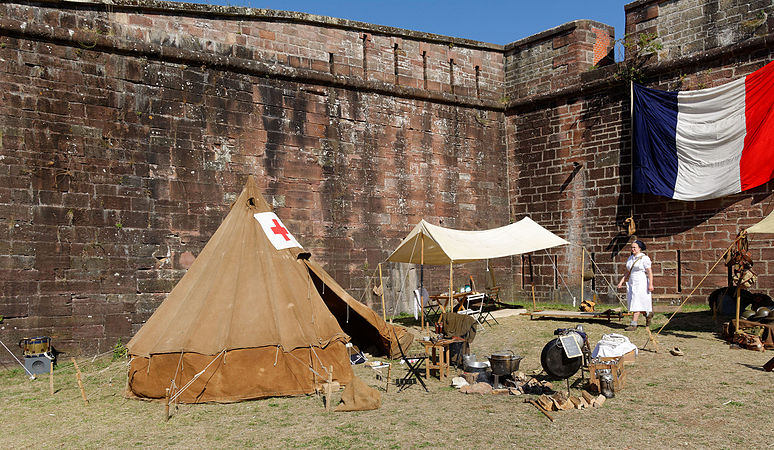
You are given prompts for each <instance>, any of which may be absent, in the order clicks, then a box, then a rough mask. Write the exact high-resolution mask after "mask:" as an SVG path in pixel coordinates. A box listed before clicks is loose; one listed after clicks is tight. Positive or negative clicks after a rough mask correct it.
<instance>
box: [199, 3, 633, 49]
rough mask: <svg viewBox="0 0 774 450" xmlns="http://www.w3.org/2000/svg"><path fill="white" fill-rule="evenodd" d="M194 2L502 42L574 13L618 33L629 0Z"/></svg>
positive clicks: (620, 33)
mask: <svg viewBox="0 0 774 450" xmlns="http://www.w3.org/2000/svg"><path fill="white" fill-rule="evenodd" d="M188 1H189V2H194V3H209V4H214V5H231V6H246V7H251V8H267V9H276V10H283V11H300V12H305V13H310V14H318V15H322V16H331V17H340V18H343V19H350V20H358V21H361V22H368V23H373V24H377V25H388V26H392V27H398V28H406V29H409V30H416V31H424V32H427V33H435V34H442V35H446V36H453V37H460V38H466V39H472V40H475V41H483V42H489V43H493V44H507V43H509V42H513V41H517V40H519V39H522V38H525V37H527V36H531V35H533V34H535V33H539V32H541V31H544V30H547V29H549V28H553V27H555V26H557V25H561V24H563V23H566V22H570V21H573V20H576V19H592V20H596V21H599V22H602V23H606V24H608V25H612V26H614V27H615V30H616V38H620V37H622V36H623V31H624V23H625V14H624V5H626V4H627V3H631V2H632V1H634V0H629V1H620V0H592V1H588V0H586V1H584V0H575V1H572V0H543V1H541V0H530V1H524V0H511V1H500V0H496V1H475V0H445V1H436V0H414V1H409V0H391V1H383V0H379V1H376V0H370V1H369V0H359V1H356V0H210V1H206V0H188Z"/></svg>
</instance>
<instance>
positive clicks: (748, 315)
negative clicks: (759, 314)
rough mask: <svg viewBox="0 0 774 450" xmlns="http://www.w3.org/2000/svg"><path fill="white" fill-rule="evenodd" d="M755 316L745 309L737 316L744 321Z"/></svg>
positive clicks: (753, 312) (752, 312)
mask: <svg viewBox="0 0 774 450" xmlns="http://www.w3.org/2000/svg"><path fill="white" fill-rule="evenodd" d="M754 315H755V311H753V310H751V309H746V310H744V311H742V312H741V313H740V314H739V318H741V319H744V320H750V319H751V318H752V317H753V316H754Z"/></svg>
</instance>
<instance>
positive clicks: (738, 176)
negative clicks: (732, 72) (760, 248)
mask: <svg viewBox="0 0 774 450" xmlns="http://www.w3.org/2000/svg"><path fill="white" fill-rule="evenodd" d="M633 95H634V98H633V111H632V114H633V119H634V130H633V133H634V162H633V167H634V180H633V184H634V191H635V192H643V193H650V194H656V195H661V196H664V197H669V198H673V199H676V200H706V199H711V198H718V197H723V196H726V195H730V194H736V193H738V192H742V191H745V190H747V189H751V188H754V187H756V186H760V185H762V184H764V183H766V182H767V181H769V180H771V179H772V178H774V63H769V64H767V65H765V66H763V67H762V68H760V69H758V70H757V71H755V72H753V73H751V74H750V75H747V76H746V77H744V78H741V79H738V80H736V81H732V82H730V83H726V84H724V85H721V86H717V87H713V88H709V89H700V90H696V91H683V92H666V91H659V90H655V89H649V88H646V87H643V86H640V85H638V84H634V85H633Z"/></svg>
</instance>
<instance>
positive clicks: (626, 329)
mask: <svg viewBox="0 0 774 450" xmlns="http://www.w3.org/2000/svg"><path fill="white" fill-rule="evenodd" d="M624 330H625V331H636V330H637V324H636V323H633V324H630V325H629V326H628V327H626V328H624Z"/></svg>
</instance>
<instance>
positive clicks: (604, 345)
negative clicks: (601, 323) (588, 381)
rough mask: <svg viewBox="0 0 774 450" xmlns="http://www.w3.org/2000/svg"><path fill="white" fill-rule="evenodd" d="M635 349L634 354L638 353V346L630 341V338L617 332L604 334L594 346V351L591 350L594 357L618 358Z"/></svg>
mask: <svg viewBox="0 0 774 450" xmlns="http://www.w3.org/2000/svg"><path fill="white" fill-rule="evenodd" d="M632 350H634V354H635V355H636V354H637V346H636V345H634V344H632V343H631V341H629V338H628V337H626V336H624V335H622V334H616V333H610V334H606V335H604V336H602V339H600V340H599V342H597V345H596V346H595V347H594V351H593V352H591V357H592V358H616V357H618V356H623V355H625V354H627V353H629V352H630V351H632Z"/></svg>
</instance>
